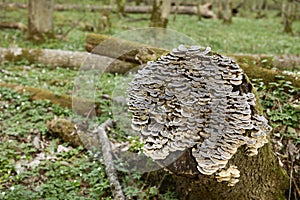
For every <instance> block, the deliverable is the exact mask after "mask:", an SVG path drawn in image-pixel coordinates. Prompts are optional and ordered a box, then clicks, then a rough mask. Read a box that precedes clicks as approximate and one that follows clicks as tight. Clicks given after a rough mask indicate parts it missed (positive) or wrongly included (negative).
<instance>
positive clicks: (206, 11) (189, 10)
mask: <svg viewBox="0 0 300 200" xmlns="http://www.w3.org/2000/svg"><path fill="white" fill-rule="evenodd" d="M197 7H198V6H196V5H194V6H185V5H181V6H178V7H176V6H172V7H171V13H175V12H176V13H177V14H187V15H198V14H201V15H202V16H203V17H205V18H212V19H216V18H217V17H216V15H215V14H214V12H213V10H212V4H211V3H207V4H204V5H200V6H199V8H200V13H199V11H198V8H197ZM0 8H2V9H4V8H8V9H20V8H22V9H26V8H27V4H22V3H0ZM54 10H56V11H70V10H71V11H74V10H77V11H89V12H101V11H111V12H113V11H114V8H113V7H112V6H100V5H86V4H84V5H81V4H56V5H54ZM124 12H125V13H133V14H135V13H151V12H152V6H125V8H124Z"/></svg>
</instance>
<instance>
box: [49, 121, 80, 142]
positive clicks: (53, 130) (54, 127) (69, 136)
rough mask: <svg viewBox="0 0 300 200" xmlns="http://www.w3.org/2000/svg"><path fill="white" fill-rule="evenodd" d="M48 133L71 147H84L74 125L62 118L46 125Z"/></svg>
mask: <svg viewBox="0 0 300 200" xmlns="http://www.w3.org/2000/svg"><path fill="white" fill-rule="evenodd" d="M46 126H47V128H48V132H49V133H50V134H51V135H52V136H54V137H56V138H60V139H61V140H62V141H64V142H67V143H69V144H70V145H71V146H73V147H78V146H84V144H83V143H82V141H81V138H80V136H79V134H78V133H77V129H76V126H75V124H74V123H72V122H71V121H69V120H67V119H64V118H54V119H52V120H51V121H48V122H47V124H46Z"/></svg>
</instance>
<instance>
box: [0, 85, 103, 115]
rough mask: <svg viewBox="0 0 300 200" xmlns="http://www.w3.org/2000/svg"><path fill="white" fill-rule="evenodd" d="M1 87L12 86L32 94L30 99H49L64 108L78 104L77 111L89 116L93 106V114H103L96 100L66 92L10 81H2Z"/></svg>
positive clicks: (21, 91)
mask: <svg viewBox="0 0 300 200" xmlns="http://www.w3.org/2000/svg"><path fill="white" fill-rule="evenodd" d="M0 87H3V88H10V89H13V90H14V91H16V92H19V93H21V94H25V93H27V94H29V95H30V99H32V100H49V101H50V102H51V103H53V104H56V105H59V106H61V107H63V108H69V109H72V108H73V106H76V110H75V112H76V113H77V114H79V115H84V116H87V115H88V113H89V112H90V110H91V108H94V109H95V112H93V113H92V114H95V115H97V116H99V115H100V114H101V110H100V106H99V105H98V103H97V102H95V101H94V100H90V99H84V98H79V97H75V96H69V95H65V94H62V95H57V94H55V93H53V92H51V91H48V90H43V89H40V88H34V87H28V86H24V85H17V84H10V83H1V82H0ZM73 102H75V103H76V105H73ZM90 116H91V115H90Z"/></svg>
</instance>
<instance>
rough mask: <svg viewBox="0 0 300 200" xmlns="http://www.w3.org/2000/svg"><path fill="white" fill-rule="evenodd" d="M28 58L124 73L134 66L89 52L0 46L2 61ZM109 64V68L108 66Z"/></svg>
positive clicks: (36, 61)
mask: <svg viewBox="0 0 300 200" xmlns="http://www.w3.org/2000/svg"><path fill="white" fill-rule="evenodd" d="M23 59H25V60H27V61H28V62H29V63H30V64H32V63H41V64H43V65H47V66H51V67H52V68H54V67H64V68H70V69H79V68H80V69H91V68H93V69H98V70H100V71H103V72H104V71H105V72H110V73H115V72H117V73H124V72H125V71H128V70H129V69H131V68H133V67H134V66H133V64H132V63H125V62H123V61H120V60H115V59H112V58H109V57H106V56H99V55H95V54H90V53H87V52H78V51H64V50H53V49H25V48H8V49H6V48H0V63H1V62H6V61H9V62H16V61H21V60H23ZM107 66H109V68H106V67H107Z"/></svg>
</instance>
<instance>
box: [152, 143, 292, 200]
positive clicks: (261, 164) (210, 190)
mask: <svg viewBox="0 0 300 200" xmlns="http://www.w3.org/2000/svg"><path fill="white" fill-rule="evenodd" d="M244 151H245V149H240V150H239V152H238V153H237V154H236V155H235V156H234V157H233V158H232V160H231V161H230V165H235V166H238V168H239V170H240V178H239V182H238V183H237V184H236V185H235V186H233V187H229V186H227V184H226V183H219V182H217V181H216V179H215V178H214V176H213V175H212V176H206V175H202V174H199V172H198V171H197V169H196V168H195V166H196V165H197V164H196V163H195V161H194V160H193V159H192V156H191V152H190V151H187V152H186V153H185V154H184V155H182V157H181V158H179V159H178V160H177V161H176V162H175V163H172V164H171V165H170V166H168V167H167V169H168V170H169V171H172V172H173V174H171V175H168V176H169V177H168V179H169V180H168V179H167V178H166V179H165V180H166V181H164V182H163V183H162V184H161V185H162V187H161V188H162V189H163V190H165V191H168V190H175V191H176V193H177V195H178V198H179V199H182V200H194V199H197V200H219V199H227V200H233V199H245V200H246V199H249V200H250V199H257V200H261V199H264V200H274V199H285V198H284V193H285V192H286V191H287V189H288V186H289V183H288V176H287V175H286V172H285V171H283V169H282V168H281V167H280V166H279V163H278V161H277V160H276V158H275V156H274V155H273V152H272V150H271V147H270V145H265V146H264V147H262V148H261V149H260V152H259V153H258V155H257V156H253V157H248V156H245V154H244ZM187 163H188V166H187V165H186V164H187ZM187 168H188V169H189V170H190V171H189V172H188V173H187V171H186V172H184V171H182V169H187ZM176 170H178V171H177V172H176ZM174 172H175V173H174ZM178 172H179V173H178ZM166 174H168V172H162V171H160V172H154V173H152V175H151V176H152V180H154V181H153V182H154V183H155V182H156V180H161V178H160V177H162V176H163V175H166ZM191 174H192V175H191ZM157 176H158V177H157ZM150 182H152V181H150Z"/></svg>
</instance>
